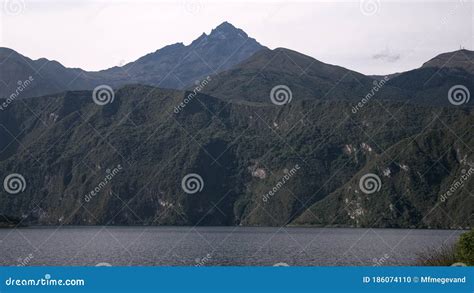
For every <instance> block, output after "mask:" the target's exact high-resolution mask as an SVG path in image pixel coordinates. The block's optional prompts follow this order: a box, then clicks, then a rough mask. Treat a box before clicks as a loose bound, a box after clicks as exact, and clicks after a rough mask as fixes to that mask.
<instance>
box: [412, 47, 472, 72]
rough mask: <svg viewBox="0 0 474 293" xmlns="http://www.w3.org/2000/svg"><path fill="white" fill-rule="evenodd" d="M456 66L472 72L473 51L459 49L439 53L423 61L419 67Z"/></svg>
mask: <svg viewBox="0 0 474 293" xmlns="http://www.w3.org/2000/svg"><path fill="white" fill-rule="evenodd" d="M432 67H434V68H437V69H439V68H458V69H463V70H464V71H466V72H468V73H470V74H474V51H469V50H466V49H461V50H458V51H454V52H449V53H443V54H440V55H438V56H436V57H434V58H433V59H431V60H429V61H428V62H425V63H424V64H423V66H421V68H432Z"/></svg>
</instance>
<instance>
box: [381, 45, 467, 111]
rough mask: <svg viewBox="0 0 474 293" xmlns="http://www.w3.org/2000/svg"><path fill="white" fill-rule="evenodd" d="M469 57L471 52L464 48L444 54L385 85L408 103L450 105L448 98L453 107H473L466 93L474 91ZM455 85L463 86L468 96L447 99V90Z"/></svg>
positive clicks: (401, 74) (392, 79)
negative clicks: (400, 93) (393, 89)
mask: <svg viewBox="0 0 474 293" xmlns="http://www.w3.org/2000/svg"><path fill="white" fill-rule="evenodd" d="M473 57H474V52H473V51H468V50H464V49H463V50H458V51H454V52H450V53H444V54H441V55H438V56H436V57H435V58H433V59H431V60H429V61H428V62H426V63H424V64H423V66H421V67H420V68H417V69H414V70H410V71H407V72H403V73H400V74H398V75H397V76H395V77H393V78H391V79H390V81H389V82H388V83H387V85H389V87H395V88H398V89H400V90H401V91H402V92H403V93H404V96H406V97H408V100H409V101H411V102H415V103H419V104H428V105H445V106H453V103H452V102H450V99H449V98H451V99H452V100H454V102H455V103H456V104H457V103H459V105H463V106H473V105H474V103H473V102H472V101H471V102H469V100H470V99H469V95H470V92H472V91H473V90H474V63H473V62H474V59H473ZM459 85H461V86H463V87H466V88H467V91H468V92H469V94H468V95H465V97H464V98H463V97H462V96H460V97H458V98H459V99H460V100H459V101H458V100H457V98H455V97H453V95H451V97H449V98H448V94H449V93H450V89H451V88H453V87H456V86H459ZM464 92H465V91H464ZM463 101H464V102H463Z"/></svg>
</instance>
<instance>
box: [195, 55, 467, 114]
mask: <svg viewBox="0 0 474 293" xmlns="http://www.w3.org/2000/svg"><path fill="white" fill-rule="evenodd" d="M473 56H474V52H473V51H468V50H460V51H456V52H451V53H445V54H441V55H439V56H437V57H435V58H433V59H431V60H430V61H428V62H426V63H425V64H424V65H423V66H422V67H420V68H417V69H414V70H411V71H408V72H403V73H395V74H390V75H387V76H365V75H363V74H360V73H358V72H354V71H351V70H348V69H346V68H343V67H340V66H335V65H330V64H326V63H323V62H320V61H318V60H316V59H314V58H312V57H309V56H306V55H303V54H301V53H298V52H295V51H292V50H288V49H284V48H278V49H275V50H269V49H266V50H261V51H259V52H257V53H256V54H254V55H253V56H252V57H250V58H249V59H247V60H245V61H243V62H242V63H240V64H238V65H236V66H235V67H233V68H232V69H230V70H227V71H224V72H221V73H219V74H217V75H215V76H212V81H211V82H210V83H209V85H207V86H206V88H204V89H203V91H204V92H205V93H207V94H210V95H213V96H216V97H220V98H225V99H230V100H239V101H247V102H264V103H271V102H272V101H271V99H270V93H271V91H272V89H273V88H274V87H276V86H279V85H285V86H287V87H288V88H289V89H290V91H291V94H292V99H293V98H294V99H299V100H307V99H322V100H346V101H352V102H353V103H358V102H360V101H361V100H362V99H363V98H367V97H369V99H371V98H374V97H375V98H377V100H387V101H402V102H409V103H414V104H422V105H445V106H453V104H452V103H450V100H449V99H448V93H449V91H450V89H451V88H452V87H453V86H458V85H462V86H464V87H466V88H467V89H468V91H469V89H470V90H471V91H472V90H473V89H474V75H473V66H474V65H473V64H474V63H473V59H472V57H473ZM467 100H468V99H467ZM461 104H463V105H464V106H472V105H473V103H472V102H471V103H469V102H468V101H467V102H466V103H461Z"/></svg>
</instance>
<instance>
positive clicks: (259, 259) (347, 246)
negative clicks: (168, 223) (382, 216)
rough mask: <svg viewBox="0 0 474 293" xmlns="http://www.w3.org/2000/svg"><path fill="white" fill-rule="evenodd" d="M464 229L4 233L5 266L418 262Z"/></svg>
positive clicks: (0, 234) (0, 257) (0, 237)
mask: <svg viewBox="0 0 474 293" xmlns="http://www.w3.org/2000/svg"><path fill="white" fill-rule="evenodd" d="M461 233H462V231H458V230H411V229H350V228H348V229H345V228H254V227H252V228H250V227H195V228H193V227H110V226H107V227H33V228H21V229H0V251H1V253H0V264H1V265H9V266H11V265H13V266H17V265H25V266H32V265H41V266H43V265H48V266H64V265H73V266H94V265H97V264H100V265H109V264H110V265H112V266H127V265H132V266H136V265H145V266H151V265H154V266H165V265H173V266H175V265H185V266H212V265H225V266H230V265H236V266H243V265H251V266H273V265H275V264H278V265H285V264H288V265H290V266H297V265H299V266H323V265H324V266H334V265H356V266H358V265H368V266H373V265H413V264H414V263H415V259H416V257H417V254H418V253H420V252H422V251H424V250H426V249H429V248H432V249H437V248H439V247H440V246H441V245H448V244H451V243H453V242H455V241H456V239H457V238H458V236H459V235H460V234H461Z"/></svg>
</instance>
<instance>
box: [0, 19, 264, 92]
mask: <svg viewBox="0 0 474 293" xmlns="http://www.w3.org/2000/svg"><path fill="white" fill-rule="evenodd" d="M263 48H265V47H263V46H261V45H260V44H259V43H258V42H257V41H256V40H255V39H252V38H250V37H249V36H248V35H247V34H246V33H245V32H244V31H242V30H241V29H238V28H235V27H234V26H232V25H231V24H229V23H227V22H224V23H223V24H221V25H219V26H218V27H216V28H215V29H214V30H212V32H211V33H210V34H209V35H206V34H202V35H201V36H200V37H199V38H198V39H196V40H195V41H193V42H192V43H191V44H190V45H189V46H185V45H183V44H182V43H178V44H174V45H170V46H166V47H164V48H162V49H160V50H157V51H156V52H154V53H150V54H148V55H146V56H143V57H141V58H140V59H138V60H136V61H135V62H131V63H128V64H126V65H124V66H122V67H113V68H110V69H107V70H103V71H99V72H87V71H84V70H81V69H76V68H66V67H64V66H62V65H61V64H60V63H58V62H56V61H50V60H47V59H44V58H43V59H39V60H31V59H29V58H27V57H25V56H22V55H20V54H18V53H17V52H15V51H13V50H11V49H7V48H0V64H1V66H0V80H1V82H0V97H1V98H7V97H10V96H11V95H12V94H15V96H19V97H22V98H24V97H34V96H41V95H46V94H52V93H58V92H63V91H66V90H86V89H93V88H94V87H96V86H98V85H101V84H107V85H110V86H112V87H120V86H123V85H125V84H136V83H138V84H147V85H155V86H160V87H164V88H178V89H179V88H183V87H185V86H187V85H190V84H194V82H195V81H196V80H201V79H203V78H204V77H207V76H209V75H213V74H216V73H218V72H220V71H222V70H226V69H229V68H230V67H232V66H233V65H235V64H237V63H239V62H241V61H243V60H245V59H247V58H248V57H250V56H252V55H253V54H254V53H255V52H257V51H259V50H261V49H263ZM30 76H31V79H32V81H30V82H27V83H26V85H24V83H25V81H26V80H28V79H30ZM17 93H18V94H17Z"/></svg>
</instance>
